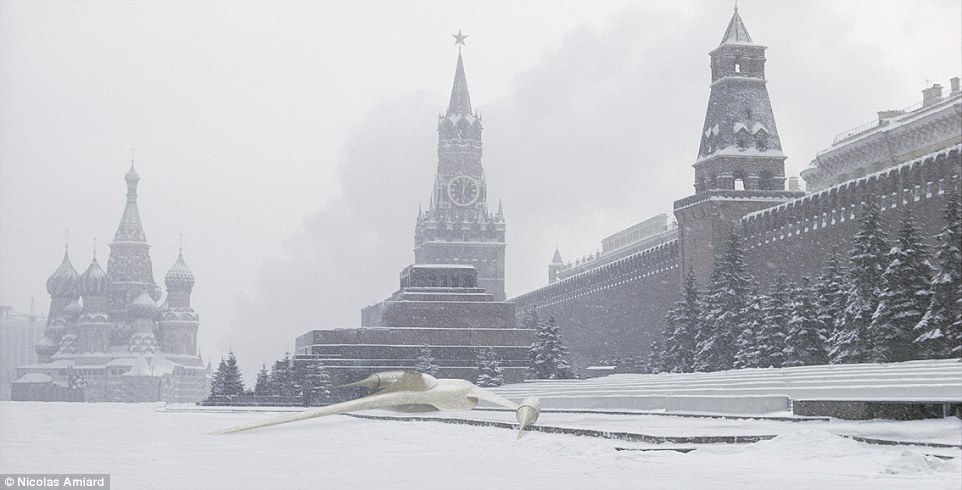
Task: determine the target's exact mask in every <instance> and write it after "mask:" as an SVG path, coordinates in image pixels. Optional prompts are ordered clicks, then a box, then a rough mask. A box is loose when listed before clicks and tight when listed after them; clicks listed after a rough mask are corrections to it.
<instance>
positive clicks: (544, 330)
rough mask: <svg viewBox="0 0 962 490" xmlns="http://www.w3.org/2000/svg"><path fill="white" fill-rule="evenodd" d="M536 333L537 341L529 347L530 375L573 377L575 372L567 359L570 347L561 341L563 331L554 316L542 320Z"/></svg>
mask: <svg viewBox="0 0 962 490" xmlns="http://www.w3.org/2000/svg"><path fill="white" fill-rule="evenodd" d="M535 335H536V338H535V342H534V343H533V344H531V348H530V349H528V355H529V357H530V360H531V366H530V367H529V373H530V375H531V376H532V377H533V378H536V379H569V378H573V377H574V374H573V373H572V372H571V367H570V366H569V365H568V361H567V360H566V359H565V357H567V355H568V349H567V348H566V347H565V346H564V344H562V342H561V332H560V329H559V328H558V324H557V323H555V319H554V317H550V318H548V321H542V322H540V323H539V324H538V331H537V332H536V333H535Z"/></svg>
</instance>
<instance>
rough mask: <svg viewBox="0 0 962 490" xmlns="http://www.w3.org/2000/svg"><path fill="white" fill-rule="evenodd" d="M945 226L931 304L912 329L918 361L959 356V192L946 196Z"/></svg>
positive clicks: (961, 277) (961, 313)
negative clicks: (920, 359)
mask: <svg viewBox="0 0 962 490" xmlns="http://www.w3.org/2000/svg"><path fill="white" fill-rule="evenodd" d="M945 199H946V203H945V226H944V227H943V228H942V231H941V232H939V234H938V235H937V237H936V238H937V239H938V247H939V248H938V251H937V252H936V260H937V262H938V273H937V274H936V275H935V277H933V278H932V282H931V289H932V300H931V302H930V303H929V307H928V309H927V311H926V312H925V316H923V317H922V320H921V321H920V322H919V323H918V325H916V327H915V335H916V339H915V343H916V344H917V349H918V354H919V357H921V358H923V359H931V358H947V357H955V358H958V357H959V356H960V355H962V247H960V242H962V212H960V209H959V208H960V203H959V194H958V190H956V191H954V192H951V193H947V194H946V195H945Z"/></svg>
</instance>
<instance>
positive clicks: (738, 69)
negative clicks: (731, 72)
mask: <svg viewBox="0 0 962 490" xmlns="http://www.w3.org/2000/svg"><path fill="white" fill-rule="evenodd" d="M741 72H742V60H740V59H736V60H735V73H741Z"/></svg>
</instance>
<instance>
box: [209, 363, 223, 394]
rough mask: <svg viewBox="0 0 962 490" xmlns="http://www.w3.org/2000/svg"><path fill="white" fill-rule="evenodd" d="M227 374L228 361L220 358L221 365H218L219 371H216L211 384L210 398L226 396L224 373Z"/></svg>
mask: <svg viewBox="0 0 962 490" xmlns="http://www.w3.org/2000/svg"><path fill="white" fill-rule="evenodd" d="M226 372H227V361H225V360H224V358H223V357H221V358H220V364H218V365H217V370H216V371H214V379H213V381H212V382H211V384H210V396H223V395H224V373H226Z"/></svg>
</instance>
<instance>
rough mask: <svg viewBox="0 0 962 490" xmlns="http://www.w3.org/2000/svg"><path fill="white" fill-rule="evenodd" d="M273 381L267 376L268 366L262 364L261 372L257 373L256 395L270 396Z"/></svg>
mask: <svg viewBox="0 0 962 490" xmlns="http://www.w3.org/2000/svg"><path fill="white" fill-rule="evenodd" d="M270 384H271V379H270V375H268V374H267V366H265V365H263V364H261V370H260V372H258V373H257V383H255V384H254V394H255V395H257V396H270V394H271V386H270Z"/></svg>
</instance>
